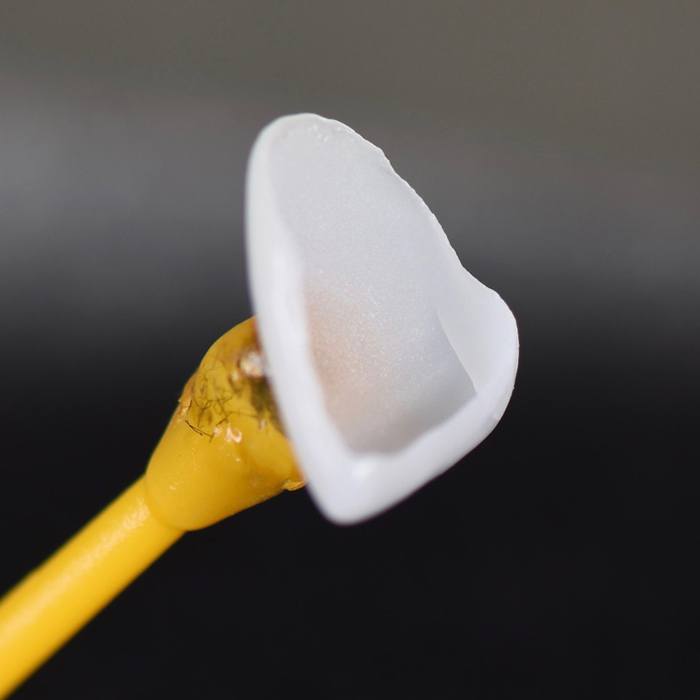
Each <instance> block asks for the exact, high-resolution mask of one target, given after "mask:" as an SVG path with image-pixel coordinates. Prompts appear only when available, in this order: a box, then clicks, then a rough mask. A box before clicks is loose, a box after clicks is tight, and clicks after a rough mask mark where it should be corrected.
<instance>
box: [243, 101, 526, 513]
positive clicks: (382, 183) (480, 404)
mask: <svg viewBox="0 0 700 700" xmlns="http://www.w3.org/2000/svg"><path fill="white" fill-rule="evenodd" d="M246 227H247V247H248V260H249V270H250V283H251V291H252V297H253V305H254V309H255V313H256V316H257V321H258V328H259V333H260V337H261V342H262V345H263V348H264V351H265V354H266V356H267V362H268V374H269V377H270V381H271V384H272V387H273V391H274V393H275V397H276V400H277V403H278V407H279V410H280V415H281V418H282V422H283V424H284V426H285V430H286V431H287V434H288V436H289V438H290V440H291V442H292V445H293V449H294V451H295V454H296V456H297V458H298V460H299V464H300V466H301V469H302V471H303V472H304V475H305V477H306V479H307V481H308V485H309V488H310V490H311V493H312V495H313V497H314V499H315V500H316V502H317V503H318V505H319V506H320V508H321V509H322V510H323V512H324V513H325V514H326V515H327V516H328V517H329V518H331V519H332V520H334V521H336V522H341V523H350V522H356V521H359V520H362V519H364V518H367V517H369V516H371V515H374V514H376V513H378V512H380V511H382V510H384V509H385V508H388V507H389V506H391V505H393V504H394V503H396V502H397V501H399V500H401V499H402V498H404V497H406V496H407V495H408V494H410V493H412V492H413V491H415V490H416V489H418V488H419V487H420V486H422V485H423V484H424V483H426V482H427V481H428V480H430V479H432V478H433V477H435V476H437V475H438V474H440V473H441V472H443V471H444V470H446V469H447V468H448V467H450V466H451V465H452V464H454V463H455V462H456V461H458V460H459V459H460V458H461V457H462V456H463V455H465V454H466V453H467V452H469V450H471V449H472V448H473V447H475V446H476V445H477V444H478V443H479V442H481V440H483V439H484V438H485V437H486V436H487V435H488V434H489V433H490V432H491V430H492V429H493V428H494V426H495V425H496V423H497V422H498V421H499V419H500V418H501V415H502V414H503V412H504V410H505V408H506V405H507V403H508V400H509V398H510V395H511V392H512V390H513V383H514V381H515V373H516V368H517V363H518V333H517V328H516V323H515V319H514V318H513V315H512V313H511V312H510V310H509V308H508V306H507V305H506V304H505V302H504V301H503V300H502V299H501V298H500V297H499V296H498V294H496V292H494V291H492V290H491V289H489V288H487V287H485V286H484V285H483V284H481V283H480V282H479V281H478V280H476V279H475V278H474V277H473V276H472V275H470V274H469V273H468V272H467V271H466V270H465V269H464V268H463V267H462V265H461V263H460V262H459V259H458V258H457V255H456V254H455V252H454V250H453V249H452V247H451V246H450V244H449V242H448V240H447V237H446V236H445V234H444V232H443V230H442V228H441V227H440V224H439V223H438V221H437V219H436V218H435V216H434V215H433V214H432V213H431V212H430V210H429V209H428V207H427V206H426V205H425V203H424V202H423V201H422V200H421V199H420V197H419V196H418V195H417V194H416V193H415V192H414V191H413V189H411V187H410V186H409V185H408V184H407V183H406V182H404V181H403V180H402V179H401V178H400V177H399V176H398V175H397V174H396V173H395V172H394V170H393V169H392V167H391V165H390V163H389V161H388V160H387V159H386V158H385V156H384V154H383V153H382V151H380V150H379V149H378V148H376V147H375V146H373V145H372V144H371V143H369V142H368V141H366V140H365V139H363V138H362V137H361V136H359V135H358V134H356V133H355V132H354V131H352V129H350V128H349V127H347V126H345V125H343V124H341V123H340V122H337V121H332V120H328V119H324V118H322V117H319V116H317V115H312V114H300V115H294V116H289V117H283V118H281V119H278V120H276V121H275V122H273V123H272V124H270V125H269V126H268V127H267V128H265V129H264V130H263V131H262V133H261V134H260V136H259V137H258V139H257V141H256V143H255V146H254V148H253V151H252V154H251V157H250V162H249V166H248V181H247V202H246Z"/></svg>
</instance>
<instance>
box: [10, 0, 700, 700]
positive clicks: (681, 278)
mask: <svg viewBox="0 0 700 700" xmlns="http://www.w3.org/2000/svg"><path fill="white" fill-rule="evenodd" d="M699 47H700V4H698V3H697V2H695V1H689V2H675V1H671V2H642V1H638V2H625V1H616V2H610V1H608V2H533V3H527V2H483V1H479V2H470V3H468V2H464V3H459V2H430V3H428V2H423V3H421V2H354V3H339V2H275V3H272V2H250V3H243V2H228V3H227V2H165V1H164V0H148V1H145V2H144V1H142V2H128V3H127V2H121V3H114V2H113V3H103V2H73V1H68V2H53V3H52V2H28V1H25V2H9V1H8V0H4V1H3V2H1V3H0V319H1V321H2V328H3V331H2V340H3V342H2V344H1V347H0V360H2V362H1V364H0V381H2V386H3V397H4V399H3V401H2V404H1V405H0V420H1V422H0V436H1V437H2V441H3V447H4V457H3V460H2V464H3V466H2V473H3V477H4V478H3V486H2V494H3V496H4V498H3V503H4V505H3V507H2V509H0V527H1V528H2V530H3V531H4V532H5V533H6V534H5V535H4V536H3V550H4V553H3V557H2V559H3V561H2V564H0V587H3V588H4V587H7V586H9V585H10V584H11V583H12V582H13V581H14V580H15V579H16V578H18V577H19V576H20V575H21V574H22V573H23V572H24V571H26V570H27V569H28V568H29V567H31V566H32V565H34V564H35V563H37V562H38V561H39V560H40V558H41V557H42V556H44V555H45V554H46V553H48V552H49V551H50V550H51V549H52V548H53V547H54V546H56V545H57V544H58V543H59V542H60V541H62V539H64V538H65V537H66V536H68V535H69V534H70V533H71V532H72V531H74V530H75V529H76V528H77V527H78V526H79V525H80V523H81V522H82V521H83V520H84V519H85V518H86V517H88V516H89V515H91V514H92V513H93V512H94V511H95V510H96V509H97V508H98V507H99V506H100V505H101V504H102V503H104V502H106V500H108V499H109V498H111V497H112V496H113V495H114V494H115V493H116V492H117V490H118V489H120V488H121V487H122V486H123V485H125V484H126V483H127V481H128V480H129V479H132V478H135V477H136V476H137V475H138V474H139V472H140V470H141V469H142V468H143V465H144V464H145V462H146V459H147V457H148V453H149V451H150V449H151V448H152V446H153V444H154V442H155V440H156V439H157V437H158V435H159V433H160V431H161V430H162V427H163V426H164V424H165V421H166V420H167V416H168V413H169V411H170V410H171V408H172V405H173V403H174V401H175V399H176V397H177V394H178V390H179V388H180V386H181V385H182V383H183V382H184V380H185V379H186V377H187V376H188V375H189V373H190V372H191V371H192V369H193V368H194V366H195V365H196V363H197V361H198V359H199V356H200V355H201V353H202V352H203V351H204V350H205V348H206V347H207V346H208V344H209V343H210V342H211V341H212V340H213V339H214V338H216V337H217V336H218V335H219V334H220V333H222V332H223V331H225V330H226V329H227V328H228V327H230V326H232V325H234V324H235V323H236V322H238V321H239V320H241V319H242V318H244V317H245V316H247V315H249V314H250V304H249V298H248V293H247V286H246V284H247V282H246V276H245V264H244V257H243V249H242V239H243V231H242V205H243V186H244V179H243V178H244V172H245V165H246V160H247V156H248V152H249V149H250V146H251V144H252V141H253V140H254V138H255V135H256V133H257V132H258V130H259V129H260V128H261V127H262V126H264V125H265V124H266V123H267V122H268V121H269V120H271V119H273V118H274V117H276V116H279V115H281V114H285V113H290V112H297V111H313V112H318V113H320V114H323V115H325V116H329V117H334V118H338V119H340V120H342V121H344V122H346V123H348V124H349V125H351V126H352V127H353V128H355V129H356V130H358V131H359V132H360V133H362V134H363V135H364V136H366V137H367V138H369V139H370V140H371V141H373V142H375V143H377V144H378V145H380V146H381V147H382V148H383V149H384V150H385V152H386V153H387V155H388V156H389V158H390V159H391V160H392V162H393V164H394V166H395V167H396V169H397V171H398V172H399V173H400V174H401V175H402V176H403V177H405V178H406V179H407V180H408V181H409V182H410V183H411V184H412V185H413V186H414V187H415V188H416V189H417V191H418V192H419V193H421V195H422V196H423V197H424V199H425V200H426V202H427V203H428V204H429V206H430V207H431V208H432V209H433V211H434V212H435V213H436V214H437V216H438V218H439V219H440V221H441V223H442V224H443V227H444V228H445V230H446V232H447V234H448V236H449V237H450V240H451V241H452V243H453V245H454V246H455V248H456V249H457V251H458V253H459V255H460V257H461V259H462V261H463V262H464V264H465V265H466V266H467V267H468V268H469V269H470V270H471V271H472V272H473V273H474V274H475V275H476V276H477V277H479V278H480V279H482V280H483V281H484V282H485V283H486V284H488V285H489V286H492V287H494V288H495V289H497V290H499V292H501V294H502V295H503V296H504V297H505V299H506V300H507V301H508V302H509V304H510V305H511V306H512V308H513V310H514V312H515V313H516V316H517V317H518V321H519V325H520V330H521V342H522V364H521V373H520V378H519V382H518V386H517V389H516V393H515V396H514V399H513V403H512V406H511V409H510V410H509V412H508V414H507V415H506V418H505V419H504V421H503V423H502V425H501V426H500V427H499V429H498V431H497V432H496V433H494V435H493V436H492V437H491V438H490V439H489V441H487V443H485V444H484V446H483V447H481V448H479V449H478V450H477V451H476V452H475V453H474V454H473V455H471V456H470V457H469V458H467V460H465V462H464V464H461V465H460V466H459V467H457V468H455V469H453V470H452V472H450V474H449V475H447V476H445V477H444V478H443V479H441V480H439V481H437V482H435V483H434V484H432V485H431V486H429V487H428V488H427V489H425V490H424V491H423V492H421V494H419V495H418V496H416V497H415V498H414V499H412V500H410V501H409V502H407V503H406V504H403V505H402V506H400V507H399V508H397V509H396V510H395V511H392V512H391V513H389V514H387V515H386V516H383V517H382V518H380V519H378V520H376V521H373V522H372V523H368V524H367V525H364V526H361V527H359V528H354V529H352V530H347V529H338V528H334V527H333V526H331V525H329V524H328V523H326V522H325V521H323V520H322V519H321V516H320V515H318V514H317V513H316V512H315V510H314V507H313V505H312V504H311V502H310V501H309V500H308V497H306V496H305V495H301V494H295V495H294V496H290V497H286V498H284V499H278V501H273V502H271V503H269V504H266V505H265V506H262V507H261V508H259V509H255V510H254V511H251V512H250V513H246V514H244V515H242V516H240V518H237V519H235V520H233V521H231V522H230V523H225V524H222V525H220V526H219V527H218V528H214V529H213V530H211V531H208V532H203V533H201V534H199V535H197V536H193V537H191V538H190V539H189V540H187V541H186V542H184V543H183V544H182V545H179V546H178V548H177V550H176V551H174V552H173V553H171V554H169V555H168V556H167V557H166V558H165V559H164V560H163V561H162V562H161V563H160V564H159V565H158V566H157V567H156V569H154V570H153V571H152V572H149V573H148V574H147V575H146V577H145V578H144V579H143V580H142V581H140V582H139V583H137V584H136V586H135V587H134V589H133V590H130V591H129V592H127V593H126V594H125V596H124V597H123V598H120V599H119V600H118V601H117V602H116V603H115V604H114V605H113V606H112V607H111V608H110V609H109V610H108V611H106V612H105V613H104V615H103V616H102V617H101V618H100V620H99V621H97V622H96V623H95V624H94V625H91V626H90V627H89V628H88V629H87V630H86V631H85V632H84V633H83V634H82V635H81V636H80V637H78V638H77V639H76V640H75V641H74V642H73V643H72V644H71V645H70V646H69V647H68V648H67V649H66V650H65V651H64V652H63V653H62V654H61V655H59V656H58V657H56V658H55V659H54V660H53V661H52V662H51V663H50V664H49V665H48V666H47V668H46V669H45V670H44V671H42V672H41V673H40V674H39V675H38V676H37V677H36V679H35V680H33V681H32V682H30V683H29V684H28V685H27V686H26V687H25V688H24V689H23V691H22V692H21V693H20V694H19V695H18V697H26V698H30V697H37V698H38V697H46V696H47V695H48V694H51V695H52V696H54V697H55V696H58V695H61V694H62V693H68V694H70V695H71V696H72V697H101V698H102V697H105V698H106V697H122V696H123V694H124V693H126V692H129V693H130V694H131V696H132V697H147V696H148V697H151V696H152V694H153V693H157V692H165V691H164V689H167V690H168V692H169V693H171V694H172V693H177V692H178V690H179V691H181V692H182V694H183V697H191V696H192V693H195V692H196V693H198V697H221V696H225V695H228V694H229V692H228V686H227V683H229V682H230V680H229V678H230V677H229V673H230V670H231V661H230V660H231V659H235V660H236V663H235V664H233V665H234V666H235V673H236V675H237V683H240V684H241V685H240V686H239V689H238V690H239V693H240V695H239V696H240V697H256V698H257V697H280V693H281V692H284V691H285V689H286V688H287V684H288V683H289V678H290V676H293V677H294V678H295V679H296V683H297V685H298V687H300V688H301V689H303V690H304V692H305V693H306V694H307V696H309V697H333V698H336V697H337V698H346V697H347V698H356V697H357V698H359V697H361V698H372V697H392V696H397V695H399V694H400V695H401V696H402V697H428V696H429V695H430V694H431V693H432V696H433V697H452V696H453V695H454V696H456V697H464V696H465V693H471V694H472V696H473V697H514V696H515V695H517V696H518V697H529V696H530V695H531V696H533V697H542V696H544V695H545V694H547V693H549V692H550V691H551V692H552V693H553V695H559V696H561V693H564V695H565V696H566V697H578V696H579V695H578V693H580V694H581V697H587V696H590V695H589V693H594V692H595V693H597V692H598V691H599V689H600V688H601V687H604V686H605V687H608V686H609V685H610V684H611V683H612V684H613V685H614V687H616V688H617V692H618V693H620V697H629V696H631V695H632V694H634V697H646V696H647V695H646V693H648V694H649V697H659V696H660V694H665V695H666V696H668V693H669V692H671V690H669V689H670V688H672V686H673V684H674V683H680V681H679V680H678V678H679V677H680V672H681V671H682V670H683V669H685V668H691V667H692V665H693V664H694V663H695V662H696V661H697V653H698V639H700V636H699V635H700V632H699V630H700V622H699V618H698V605H697V601H696V597H697V590H700V581H698V580H697V579H695V578H693V577H692V575H691V574H690V570H691V568H692V566H691V564H692V559H693V558H694V557H695V551H697V547H696V545H697V540H698V532H699V530H698V523H697V519H696V517H695V508H694V505H695V498H694V494H695V493H697V488H696V487H697V483H696V479H695V476H694V471H695V469H696V464H697V448H696V445H695V442H694V440H693V437H694V435H695V434H696V427H695V423H696V417H697V393H698V390H699V389H700V377H699V374H700V371H699V370H698V359H697V358H698V350H699V349H700V347H699V346H700V320H699V316H698V312H697V308H698V301H699V300H700V276H699V275H698V272H697V271H698V263H699V262H700V231H699V230H698V229H699V225H700V196H699V191H700V157H699V156H700V55H699V54H700V48H699ZM280 538H282V540H283V543H282V544H280ZM280 549H282V550H283V551H282V552H281V553H280ZM206 572H211V575H205V574H206ZM282 582H283V583H282ZM279 589H284V590H283V592H281V591H280V590H279ZM227 595H228V596H231V597H232V601H233V602H232V608H231V611H230V613H229V615H230V617H227V615H226V614H224V615H223V617H221V613H220V612H218V610H219V609H218V607H217V606H216V605H215V603H214V601H217V600H220V599H221V598H222V597H225V596H227ZM266 595H267V596H270V597H272V598H274V599H275V600H277V598H279V599H280V600H279V603H278V604H277V607H276V608H275V611H274V614H273V613H272V612H269V611H268V609H267V608H266V607H265V605H266V604H267V603H265V604H263V602H262V601H263V600H266V601H267V600H269V598H265V596H266ZM287 596H289V598H290V600H292V601H293V602H291V603H288V602H287ZM188 598H189V600H188ZM207 600H210V601H211V602H209V603H207ZM241 600H245V601H247V602H246V605H247V606H250V609H246V610H245V611H243V612H241V611H240V609H234V608H235V606H236V605H237V606H239V608H240V605H241V603H240V601H241ZM191 601H195V602H191ZM258 605H259V606H260V609H259V610H258ZM285 606H286V607H285ZM173 609H176V610H177V613H176V614H175V615H174V614H173ZM280 609H284V610H285V612H280ZM215 611H216V612H215ZM254 611H257V613H255V612H254ZM217 615H218V617H216V616H217ZM144 626H145V627H146V628H147V632H146V633H143V634H142V631H143V629H144ZM135 629H138V630H140V631H139V632H137V633H135V632H134V630H135ZM212 635H213V636H217V635H220V636H221V637H222V642H221V647H220V648H219V647H217V650H211V649H208V648H207V645H208V644H209V642H208V641H207V640H208V639H209V638H210V637H211V636H212ZM192 638H195V639H198V638H203V639H204V641H203V642H202V643H201V644H199V643H197V644H196V645H194V647H193V646H192V643H191V641H188V640H191V639H192ZM261 649H265V650H266V652H265V653H266V654H269V655H270V656H271V657H272V658H274V659H275V660H276V661H275V663H274V664H273V665H274V667H275V668H278V669H280V670H279V671H274V670H270V664H269V662H265V654H263V653H262V652H261V651H260V650H261ZM186 660H189V661H186ZM188 663H189V666H187V664H188ZM86 668H87V669H88V670H85V669H86ZM292 669H293V670H292ZM261 675H262V676H263V677H264V678H265V681H264V682H263V683H262V685H261V682H260V680H259V679H260V676H261ZM135 679H138V686H137V689H136V690H134V683H135V682H136V681H135ZM134 693H135V695H134ZM671 694H672V695H673V696H674V697H680V695H678V694H673V693H671Z"/></svg>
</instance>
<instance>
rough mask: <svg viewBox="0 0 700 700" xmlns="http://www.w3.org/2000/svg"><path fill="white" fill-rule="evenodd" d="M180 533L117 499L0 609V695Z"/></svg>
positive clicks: (142, 503) (137, 488) (134, 503)
mask: <svg viewBox="0 0 700 700" xmlns="http://www.w3.org/2000/svg"><path fill="white" fill-rule="evenodd" d="M182 534H183V531H182V530H177V529H175V528H173V527H170V526H168V525H165V524H163V523H162V522H160V521H159V520H158V519H157V518H156V517H155V516H154V515H153V512H152V511H151V509H150V508H149V507H148V504H147V502H146V493H145V485H144V479H143V478H141V479H139V480H138V481H136V482H135V483H134V484H133V486H131V487H130V488H128V489H127V490H126V491H125V492H124V493H122V494H121V496H119V497H118V498H117V499H116V500H115V501H114V502H113V503H112V504H111V505H109V506H108V507H107V508H106V509H105V510H103V511H102V512H101V513H100V514H99V515H98V516H97V517H96V518H94V519H93V520H92V521H91V522H89V523H88V524H87V525H86V526H85V527H84V528H83V529H82V530H81V531H80V532H78V534H77V535H75V536H74V537H73V539H71V540H69V541H68V542H67V543H66V544H65V545H64V546H63V547H62V548H61V549H59V550H58V552H56V553H55V554H54V555H53V556H52V557H51V558H50V559H48V560H47V561H46V562H45V563H44V564H43V565H42V566H41V567H39V568H38V569H36V571H34V572H32V573H31V574H29V576H27V578H26V579H24V580H23V581H21V582H20V583H19V584H18V585H17V587H16V588H15V589H14V590H12V591H10V593H9V594H8V595H7V596H6V597H5V598H4V600H3V601H2V603H1V604H0V698H1V697H5V696H6V695H7V694H8V693H10V692H12V690H13V689H14V688H15V687H16V686H17V685H19V683H21V682H22V681H23V680H24V679H25V678H26V677H27V676H28V675H29V674H30V673H31V672H32V671H33V670H34V669H35V668H36V667H37V666H39V665H40V664H41V663H42V662H43V661H45V660H46V659H47V658H48V657H49V656H51V654H53V652H54V651H56V650H57V649H58V648H59V647H60V646H61V645H62V644H63V643H64V642H65V641H66V640H67V639H69V638H70V637H71V636H72V635H73V634H74V633H75V632H76V631H77V630H78V629H80V628H81V627H82V626H83V625H84V624H85V623H86V622H87V621H88V620H90V619H91V618H92V617H93V616H94V615H96V614H97V613H98V612H99V611H100V610H101V609H102V608H103V607H104V606H105V605H107V603H109V602H110V601H111V600H112V598H114V597H115V596H116V595H117V594H118V593H119V592H120V591H121V590H122V589H123V588H125V587H126V586H127V585H128V584H129V583H130V582H131V581H132V580H133V579H134V578H136V577H137V576H138V575H139V574H140V573H141V572H142V571H143V570H144V569H146V568H147V567H148V566H149V564H151V563H152V562H153V561H154V560H155V559H157V558H158V557H159V556H160V555H161V554H162V553H163V552H164V551H165V550H166V549H168V547H170V545H172V544H174V543H175V542H176V541H177V540H178V539H179V538H180V536H181V535H182Z"/></svg>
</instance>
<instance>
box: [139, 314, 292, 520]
mask: <svg viewBox="0 0 700 700" xmlns="http://www.w3.org/2000/svg"><path fill="white" fill-rule="evenodd" d="M263 363H264V361H263V358H262V355H261V352H260V347H259V345H258V341H257V336H256V332H255V322H254V320H253V319H248V320H247V321H244V322H243V323H240V324H239V325H237V326H236V327H235V328H233V329H232V330H230V331H228V333H226V334H224V335H223V336H222V337H221V338H219V339H218V340H217V341H216V342H215V343H214V344H213V345H212V346H211V348H209V350H208V352H207V354H206V355H205V356H204V358H203V359H202V362H201V364H200V365H199V369H198V370H197V372H196V373H195V374H194V376H193V377H192V378H191V379H190V381H189V382H187V385H186V386H185V389H184V390H183V392H182V396H181V397H180V403H179V406H178V409H177V410H176V411H175V413H174V414H173V417H172V419H171V421H170V425H169V426H168V428H167V430H166V431H165V433H164V434H163V437H162V438H161V441H160V443H159V444H158V447H156V450H155V452H154V453H153V456H152V457H151V461H150V463H149V465H148V469H147V471H146V488H147V489H148V495H149V502H150V503H151V505H152V507H153V508H154V509H155V510H156V512H157V513H158V515H159V516H160V517H161V518H162V519H163V520H164V521H165V522H168V523H170V524H172V525H175V526H177V527H181V528H182V529H184V530H196V529H199V528H202V527H205V526H207V525H211V524H212V523H215V522H217V521H219V520H221V519H223V518H225V517H227V516H229V515H233V514H234V513H237V512H239V511H241V510H244V509H245V508H249V507H250V506H253V505H255V504H256V503H259V502H260V501H264V500H266V499H267V498H270V497H271V496H275V495H276V494H278V493H279V492H280V491H282V490H293V489H296V488H299V487H301V486H303V484H304V482H303V480H302V477H301V475H300V474H299V471H298V470H297V467H296V462H295V459H294V455H293V453H292V450H291V447H290V445H289V442H288V441H287V438H286V437H285V436H284V433H283V432H282V428H281V426H280V423H279V420H278V417H277V408H276V406H275V402H274V400H273V397H272V393H271V390H270V387H269V385H268V383H267V381H266V380H265V377H264V364H263Z"/></svg>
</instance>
